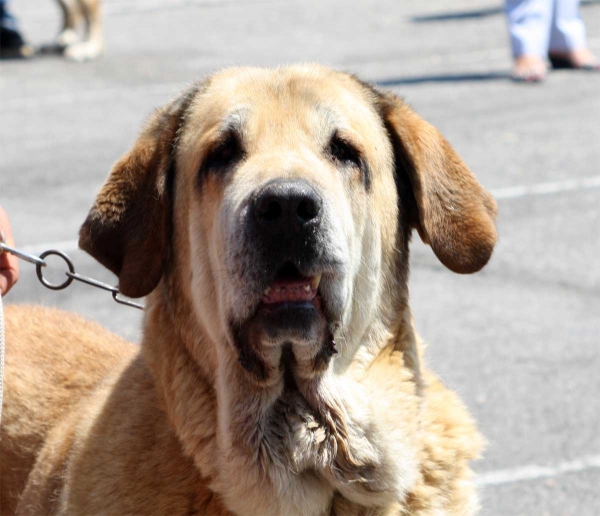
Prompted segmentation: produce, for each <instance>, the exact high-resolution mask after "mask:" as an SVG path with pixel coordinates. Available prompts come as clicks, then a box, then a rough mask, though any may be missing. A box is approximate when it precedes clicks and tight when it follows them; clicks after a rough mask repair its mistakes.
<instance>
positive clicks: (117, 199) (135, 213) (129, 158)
mask: <svg viewBox="0 0 600 516" xmlns="http://www.w3.org/2000/svg"><path fill="white" fill-rule="evenodd" d="M191 98H192V94H191V93H190V92H188V93H187V94H185V95H183V96H182V97H180V98H179V99H177V100H175V101H173V102H172V103H171V104H169V105H167V106H165V107H163V108H161V109H159V110H158V111H157V112H156V113H155V114H154V115H153V116H152V117H151V118H150V120H149V121H148V123H147V125H146V127H145V129H144V130H143V131H142V133H141V134H140V136H139V137H138V139H137V141H136V142H135V143H134V145H133V147H132V148H131V149H130V150H129V152H127V154H125V155H124V156H123V157H122V158H121V159H120V160H119V161H117V163H116V164H115V165H114V167H113V169H112V171H111V173H110V175H109V177H108V179H107V180H106V182H105V183H104V186H103V187H102V189H101V190H100V193H99V194H98V196H97V198H96V201H95V203H94V205H93V206H92V209H91V211H90V213H89V214H88V217H87V219H86V221H85V222H84V224H83V226H82V227H81V230H80V232H79V247H81V249H83V250H84V251H86V252H88V253H89V254H91V255H92V256H93V257H94V258H96V260H98V261H99V262H100V263H101V264H102V265H104V266H105V267H107V268H108V269H110V270H111V271H112V272H114V273H115V274H116V275H117V276H118V277H119V290H120V291H121V292H122V293H123V294H125V295H126V296H130V297H142V296H145V295H147V294H149V293H150V292H152V290H154V288H155V287H156V286H157V285H158V282H159V281H160V279H161V276H162V274H163V269H164V265H165V262H166V258H167V253H168V224H169V217H170V199H169V192H168V183H169V178H168V176H169V172H170V169H171V167H174V163H173V154H174V151H173V149H174V142H175V139H176V136H177V132H178V130H179V127H180V125H181V123H182V117H183V115H184V113H185V109H186V108H187V106H188V105H189V103H190V101H191Z"/></svg>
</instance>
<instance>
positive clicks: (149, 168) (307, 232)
mask: <svg viewBox="0 0 600 516" xmlns="http://www.w3.org/2000/svg"><path fill="white" fill-rule="evenodd" d="M494 217H495V204H494V202H493V200H492V199H491V197H490V196H489V195H488V194H487V193H486V192H485V191H484V190H483V189H482V188H481V187H480V186H479V184H478V183H477V182H476V180H475V179H474V177H473V175H472V174H471V173H470V171H469V170H468V169H467V168H466V166H465V165H464V164H463V163H462V162H461V161H460V158H458V156H456V154H455V153H454V152H453V150H452V149H451V148H450V146H449V145H448V143H447V142H446V141H445V140H444V139H443V138H442V137H441V136H440V135H439V133H437V131H435V129H433V128H432V127H431V126H430V125H428V124H427V123H425V122H424V121H422V120H421V119H420V118H418V117H417V116H416V115H415V114H414V113H413V112H412V111H411V110H410V109H409V108H408V107H407V106H406V105H404V104H403V103H402V102H401V101H400V100H399V99H397V98H395V97H393V96H385V95H383V94H381V93H379V92H377V91H376V90H374V89H372V88H370V87H368V86H366V85H364V84H362V83H360V82H359V81H357V80H356V79H354V78H353V77H351V76H348V75H346V74H343V73H338V72H334V71H331V70H328V69H324V68H321V67H317V66H301V67H291V68H284V69H278V70H263V69H234V70H229V71H225V72H222V73H219V74H217V75H215V76H213V77H212V78H211V79H209V80H208V81H206V82H205V83H204V84H202V85H199V86H196V87H194V88H192V89H190V90H189V91H188V92H187V93H186V94H184V95H183V96H182V97H181V98H179V99H177V100H176V101H174V102H173V103H171V104H170V105H168V106H167V107H165V108H163V109H162V110H161V111H160V112H158V113H157V114H156V115H155V117H154V118H153V120H152V121H151V122H150V125H149V126H148V128H147V130H146V131H145V132H144V133H143V134H142V136H141V137H140V139H139V140H138V142H137V143H136V145H135V146H134V147H133V149H132V150H131V151H130V153H129V154H128V155H126V156H125V157H124V158H123V159H122V160H121V161H120V162H119V163H117V165H116V166H115V168H114V170H113V172H112V174H111V177H110V178H109V180H108V182H107V184H106V185H105V187H104V189H103V191H102V192H101V194H100V195H99V197H98V200H97V201H96V205H95V206H94V208H93V209H92V212H91V213H90V216H89V217H88V220H87V221H86V224H85V225H84V227H83V229H82V239H81V245H82V247H83V248H84V249H86V250H88V251H89V252H90V253H91V254H92V255H93V256H95V257H96V258H97V259H99V260H100V261H101V262H102V263H103V264H105V265H106V266H108V267H109V268H110V269H111V270H113V271H114V272H115V273H117V274H118V275H119V277H120V288H121V291H122V292H123V293H125V294H127V295H131V296H141V295H145V294H148V293H149V292H150V291H152V290H153V289H154V288H155V287H156V286H157V284H158V283H159V281H160V279H161V278H162V277H164V276H165V275H168V274H171V275H173V274H175V275H176V276H177V278H178V281H179V283H183V284H184V290H185V291H186V292H188V293H189V297H190V302H191V304H192V305H193V312H194V314H195V317H196V318H197V321H198V323H199V324H200V325H201V326H202V327H203V328H204V329H205V331H206V332H207V333H208V334H209V335H210V337H211V340H213V342H215V343H221V342H226V343H227V345H230V346H232V347H233V349H234V350H235V352H236V353H237V355H238V359H239V361H240V363H241V365H242V366H243V367H244V369H245V370H246V371H247V372H248V373H249V374H250V375H251V376H253V377H254V378H256V379H258V380H264V379H265V378H266V377H268V374H269V367H271V366H273V365H275V366H277V364H278V363H279V360H280V359H281V357H282V356H283V355H285V356H288V357H292V360H293V361H301V362H302V363H303V364H304V365H305V367H308V370H309V372H308V373H307V374H310V370H312V372H319V371H322V370H324V369H325V368H326V367H327V366H328V364H329V362H330V360H331V357H332V355H333V354H334V353H335V352H337V351H338V348H340V350H341V351H342V352H343V353H346V354H351V353H353V352H355V351H356V348H357V346H359V345H360V343H361V341H362V340H363V339H364V338H365V332H367V330H368V329H369V328H371V329H372V330H373V325H374V324H375V322H377V323H378V324H379V325H380V326H383V327H385V326H388V327H389V326H391V325H392V324H393V318H394V313H393V312H394V310H396V309H397V304H398V301H400V300H401V298H403V297H404V296H405V287H406V280H407V263H408V254H407V244H408V239H409V235H410V231H411V230H412V228H413V227H416V228H417V229H418V230H419V233H420V234H421V236H422V237H423V239H424V240H425V241H426V242H427V243H430V244H431V246H432V247H433V249H434V251H435V253H436V254H437V256H438V257H439V258H440V260H441V261H442V262H443V263H444V264H445V265H447V266H448V267H449V268H451V269H453V270H455V271H457V272H474V271H476V270H478V269H480V268H481V267H482V266H483V265H485V263H486V262H487V260H488V259H489V256H490V254H491V252H492V249H493V245H494V243H495V239H496V233H495V228H494V223H493V220H494ZM334 339H336V340H337V341H338V346H337V348H336V344H335V342H334ZM283 349H288V350H291V353H287V354H286V353H282V350H283ZM307 364H308V366H307Z"/></svg>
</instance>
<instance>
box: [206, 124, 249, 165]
mask: <svg viewBox="0 0 600 516" xmlns="http://www.w3.org/2000/svg"><path fill="white" fill-rule="evenodd" d="M243 157H244V150H243V148H242V142H241V139H240V137H239V135H238V134H237V133H235V132H233V131H230V132H228V133H227V134H225V135H224V136H223V137H222V138H221V139H220V140H219V141H217V142H216V143H215V144H214V145H213V147H212V148H211V149H210V150H209V151H208V153H207V155H206V157H205V158H204V160H203V163H202V171H208V170H215V171H217V170H224V169H227V168H230V167H231V166H232V165H234V164H236V163H237V162H239V161H240V160H241V159H242V158H243Z"/></svg>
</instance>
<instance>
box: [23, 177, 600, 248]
mask: <svg viewBox="0 0 600 516" xmlns="http://www.w3.org/2000/svg"><path fill="white" fill-rule="evenodd" d="M593 188H600V176H595V177H584V178H581V179H566V180H564V181H553V182H550V183H538V184H533V185H523V186H509V187H507V188H497V189H492V190H491V193H492V195H493V196H494V197H495V198H496V199H500V200H504V199H518V198H520V197H529V196H533V195H549V194H556V193H562V192H573V191H577V190H591V189H593ZM78 248H79V245H78V243H77V240H64V241H62V242H46V243H42V244H32V245H27V246H24V247H23V248H22V250H23V251H25V252H26V253H31V254H40V253H42V252H44V251H46V250H48V249H58V250H59V251H74V250H76V249H78Z"/></svg>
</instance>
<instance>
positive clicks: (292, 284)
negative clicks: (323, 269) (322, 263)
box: [262, 263, 321, 305]
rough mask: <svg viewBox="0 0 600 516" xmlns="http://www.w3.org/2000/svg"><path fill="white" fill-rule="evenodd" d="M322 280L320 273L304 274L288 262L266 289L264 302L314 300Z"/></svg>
mask: <svg viewBox="0 0 600 516" xmlns="http://www.w3.org/2000/svg"><path fill="white" fill-rule="evenodd" d="M320 281H321V275H320V274H317V275H315V276H310V277H307V276H303V275H302V274H301V273H300V271H298V269H297V268H296V267H295V266H294V265H293V264H291V263H286V264H284V265H283V267H282V268H281V269H280V270H279V271H278V273H277V276H275V279H274V280H273V281H272V282H271V283H270V284H269V286H268V287H267V288H266V289H265V291H264V293H263V296H262V302H263V303H264V304H265V305H274V304H277V303H307V302H311V301H313V302H314V301H315V298H316V296H317V293H318V288H319V283H320Z"/></svg>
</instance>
